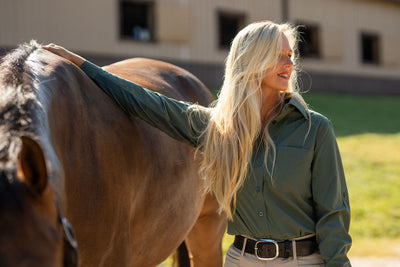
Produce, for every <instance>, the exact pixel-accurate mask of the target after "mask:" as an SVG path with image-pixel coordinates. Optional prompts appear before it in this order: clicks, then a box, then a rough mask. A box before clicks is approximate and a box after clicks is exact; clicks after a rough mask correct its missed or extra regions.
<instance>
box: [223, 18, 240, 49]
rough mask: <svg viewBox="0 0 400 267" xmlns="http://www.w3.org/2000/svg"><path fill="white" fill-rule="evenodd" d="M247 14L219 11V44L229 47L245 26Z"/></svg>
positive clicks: (224, 47) (225, 47)
mask: <svg viewBox="0 0 400 267" xmlns="http://www.w3.org/2000/svg"><path fill="white" fill-rule="evenodd" d="M244 22H245V15H243V14H233V13H228V12H218V46H219V48H221V49H229V47H230V46H231V42H232V40H233V38H235V36H236V34H237V33H238V32H239V30H240V29H241V28H242V27H243V26H244Z"/></svg>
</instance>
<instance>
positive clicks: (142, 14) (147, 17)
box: [120, 0, 154, 42]
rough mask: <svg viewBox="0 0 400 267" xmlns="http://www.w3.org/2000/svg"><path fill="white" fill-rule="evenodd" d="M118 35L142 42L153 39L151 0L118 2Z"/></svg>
mask: <svg viewBox="0 0 400 267" xmlns="http://www.w3.org/2000/svg"><path fill="white" fill-rule="evenodd" d="M120 36H121V38H122V39H133V40H137V41H142V42H148V41H154V3H153V2H152V1H143V0H142V1H139V0H138V1H129V0H126V1H121V2H120Z"/></svg>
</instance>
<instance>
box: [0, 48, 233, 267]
mask: <svg viewBox="0 0 400 267" xmlns="http://www.w3.org/2000/svg"><path fill="white" fill-rule="evenodd" d="M104 69H106V70H108V71H110V72H112V73H114V74H116V75H119V76H121V77H123V78H125V79H128V80H131V81H134V82H136V83H137V84H140V85H142V86H143V87H145V88H147V89H149V90H154V91H157V92H159V93H162V94H164V95H166V96H168V97H172V98H175V99H178V100H182V101H189V102H196V103H198V104H200V105H204V106H207V105H208V104H209V103H210V102H211V101H212V99H213V98H212V96H211V94H210V92H209V90H208V89H207V88H206V87H205V86H204V85H203V84H202V83H201V82H200V81H199V80H198V79H197V78H196V77H195V76H194V75H192V74H191V73H189V72H188V71H186V70H183V69H181V68H179V67H177V66H175V65H172V64H169V63H166V62H162V61H157V60H152V59H144V58H136V59H128V60H124V61H121V62H118V63H115V64H111V65H109V66H106V67H104ZM0 95H1V100H0V259H1V262H2V266H21V267H22V266H41V267H50V266H52V267H59V266H74V265H75V266H77V265H78V264H79V265H80V266H83V267H87V266H96V267H97V266H133V267H136V266H140V267H143V266H144V267H146V266H157V265H158V264H159V263H161V262H162V261H163V260H165V259H166V258H168V256H169V255H170V254H172V253H173V252H174V251H176V250H177V248H178V247H179V246H180V245H181V244H186V247H187V250H188V252H189V255H190V264H191V266H196V267H197V266H207V267H209V266H221V265H222V249H221V241H222V238H223V235H224V232H225V227H226V218H225V216H224V214H220V213H218V204H217V202H216V200H215V199H214V198H213V196H211V195H210V194H208V193H205V190H204V180H203V179H202V177H201V176H200V174H199V160H200V157H201V153H198V154H200V155H196V157H195V153H196V151H195V149H194V148H192V147H190V146H189V145H186V144H184V143H181V142H179V141H176V140H174V139H172V138H171V137H169V136H167V135H166V134H164V133H163V132H161V131H159V130H158V129H156V128H154V127H152V126H150V125H148V124H147V123H145V122H143V121H142V120H140V119H138V118H132V117H128V116H127V115H126V114H125V113H124V112H123V111H122V109H120V108H119V107H118V106H117V105H116V104H115V103H114V102H113V101H112V100H111V99H110V98H109V97H108V96H106V95H105V93H103V92H102V91H101V89H99V87H98V86H97V85H96V84H95V83H94V82H93V81H92V80H91V79H90V78H88V77H87V76H86V75H85V74H84V73H83V72H82V71H81V70H80V69H79V68H78V67H76V66H75V65H74V64H72V63H70V62H69V61H67V60H65V59H63V58H61V57H58V56H56V55H54V54H52V53H50V52H48V51H46V50H43V49H41V48H40V46H39V45H38V44H37V43H36V42H34V41H33V42H30V43H29V44H24V45H20V46H19V47H17V48H15V49H14V50H13V51H11V52H9V53H8V54H6V55H5V56H4V57H3V58H2V60H1V65H0ZM71 225H72V226H71ZM72 227H73V228H72ZM78 252H79V253H78Z"/></svg>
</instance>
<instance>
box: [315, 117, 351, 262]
mask: <svg viewBox="0 0 400 267" xmlns="http://www.w3.org/2000/svg"><path fill="white" fill-rule="evenodd" d="M312 190H313V200H314V209H315V216H316V227H315V228H316V229H315V230H316V234H317V241H318V243H319V249H320V253H321V256H322V258H323V259H324V261H325V262H326V266H327V267H333V266H335V267H339V266H340V267H344V266H351V265H350V261H349V259H348V257H347V252H348V250H349V249H350V247H351V237H350V235H349V226H350V205H349V195H348V192H347V186H346V181H345V176H344V171H343V166H342V161H341V157H340V152H339V149H338V146H337V142H336V138H335V135H334V132H333V127H332V125H331V124H330V122H329V121H328V120H327V119H325V118H324V119H322V120H321V121H320V125H319V133H318V137H317V140H316V144H315V152H314V160H313V163H312Z"/></svg>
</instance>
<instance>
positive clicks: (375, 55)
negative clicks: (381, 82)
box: [361, 34, 379, 64]
mask: <svg viewBox="0 0 400 267" xmlns="http://www.w3.org/2000/svg"><path fill="white" fill-rule="evenodd" d="M361 53H362V55H361V56H362V62H363V63H367V64H379V37H378V35H375V34H361Z"/></svg>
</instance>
